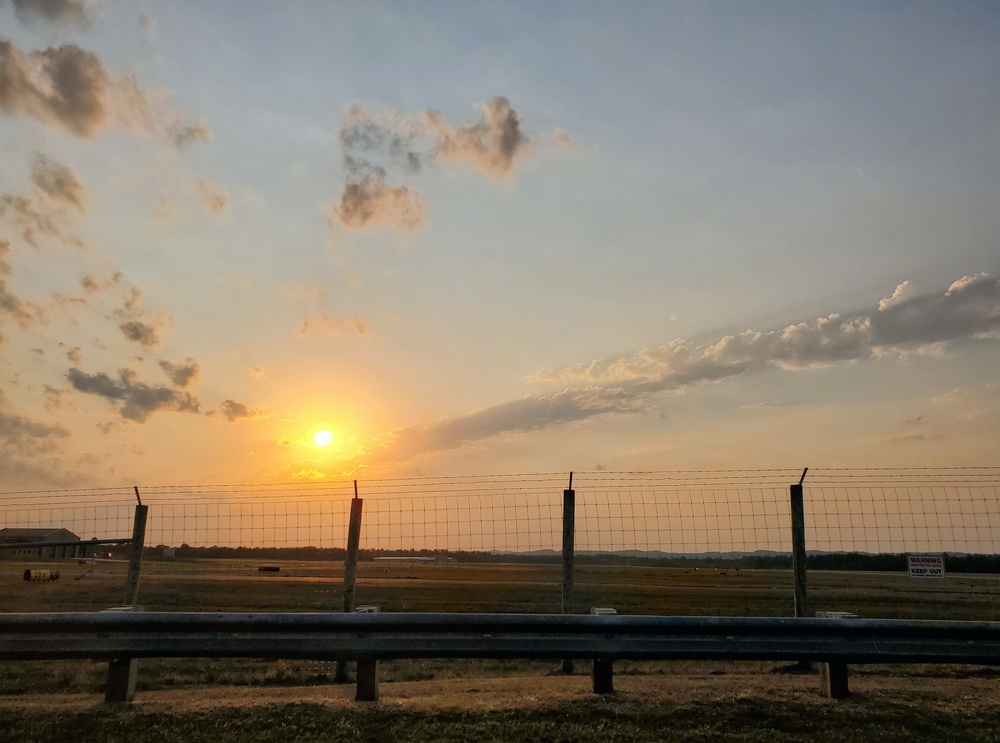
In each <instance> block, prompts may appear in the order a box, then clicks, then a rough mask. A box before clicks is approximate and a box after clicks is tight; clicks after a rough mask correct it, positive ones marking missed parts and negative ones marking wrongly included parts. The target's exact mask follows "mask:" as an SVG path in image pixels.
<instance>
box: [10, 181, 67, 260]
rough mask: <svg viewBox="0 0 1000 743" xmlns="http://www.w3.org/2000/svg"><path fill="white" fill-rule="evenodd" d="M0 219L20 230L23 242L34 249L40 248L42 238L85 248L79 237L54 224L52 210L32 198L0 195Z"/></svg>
mask: <svg viewBox="0 0 1000 743" xmlns="http://www.w3.org/2000/svg"><path fill="white" fill-rule="evenodd" d="M0 217H4V218H6V219H9V220H10V221H11V222H12V223H13V224H14V226H15V227H16V228H17V229H18V230H20V232H21V237H22V238H23V239H24V241H25V242H26V243H28V244H29V245H31V246H32V247H34V248H39V247H41V242H40V239H41V238H42V237H48V238H51V239H53V240H57V241H59V242H61V243H63V244H64V245H69V246H71V247H75V248H81V249H82V248H84V247H86V246H85V244H84V242H83V240H81V239H80V238H79V237H76V236H75V235H68V234H66V233H65V232H63V231H62V229H60V227H59V225H58V224H57V223H56V220H55V217H54V216H53V213H52V210H51V209H50V208H47V206H46V205H44V204H40V203H39V202H38V201H37V200H36V199H34V198H30V197H27V196H14V195H12V194H0Z"/></svg>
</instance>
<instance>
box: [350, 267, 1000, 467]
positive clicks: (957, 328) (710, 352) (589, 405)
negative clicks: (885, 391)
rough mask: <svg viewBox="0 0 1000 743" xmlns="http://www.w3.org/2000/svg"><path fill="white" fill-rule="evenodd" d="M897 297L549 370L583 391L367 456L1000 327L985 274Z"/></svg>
mask: <svg viewBox="0 0 1000 743" xmlns="http://www.w3.org/2000/svg"><path fill="white" fill-rule="evenodd" d="M894 296H895V299H894V300H892V298H890V300H892V301H889V302H888V303H886V302H882V303H880V305H879V307H876V308H874V309H872V310H870V311H868V312H862V313H857V314H853V315H850V316H841V315H837V314H833V315H829V316H827V317H821V318H819V319H817V320H814V321H810V322H802V323H797V324H794V325H789V326H788V327H786V328H783V329H781V330H773V331H766V332H760V331H753V330H747V331H745V332H743V333H738V334H734V335H728V336H725V337H724V338H721V339H719V340H718V341H716V342H715V343H710V344H703V345H698V344H692V343H689V342H687V341H685V340H683V339H675V340H673V341H670V342H668V343H665V344H664V345H662V346H660V347H658V348H653V349H642V350H640V351H637V352H636V353H634V354H631V355H628V356H622V357H619V358H613V359H606V358H601V359H596V360H594V361H591V362H588V363H586V364H579V365H575V366H570V367H564V368H558V369H543V370H541V371H539V372H537V373H536V374H534V375H533V376H532V379H533V380H535V381H538V382H556V383H561V384H567V383H568V384H570V385H579V386H569V387H567V388H566V389H563V390H562V391H561V392H558V393H554V394H548V395H543V394H536V395H532V396H529V397H526V398H523V399H520V400H514V401H511V402H505V403H500V404H497V405H493V406H491V407H488V408H484V409H483V410H478V411H474V412H472V413H468V414H466V415H462V416H457V417H454V418H449V419H445V420H442V421H439V422H437V423H433V424H431V425H428V426H423V427H411V428H404V429H400V430H397V431H395V432H393V433H391V434H390V435H389V436H388V437H387V438H386V439H385V440H384V441H381V442H378V443H377V444H376V445H375V446H374V447H372V448H371V449H370V450H369V451H368V452H367V454H365V457H366V461H371V462H372V463H375V464H379V463H386V462H395V461H405V460H407V459H411V458H413V457H416V456H418V455H420V454H424V453H428V452H435V451H444V450H448V449H454V448H458V447H461V446H465V445H468V444H470V443H472V442H475V441H479V440H484V439H489V438H492V437H496V436H501V435H505V434H518V433H526V432H530V431H539V430H542V429H545V428H549V427H551V426H557V425H561V424H564V423H569V422H573V421H580V420H585V419H588V418H591V417H594V416H605V415H624V414H634V413H640V412H645V411H649V410H651V409H652V408H653V406H654V403H655V400H656V397H657V396H659V395H662V394H664V393H678V392H681V391H683V390H684V389H685V388H686V387H688V386H692V385H697V384H704V383H708V382H720V381H723V380H726V379H730V378H733V377H736V376H739V375H743V374H749V373H754V372H759V371H763V370H766V369H771V368H778V369H783V370H786V371H789V372H796V371H801V370H805V369H809V368H813V367H816V366H828V365H832V364H840V363H847V362H858V361H862V360H864V359H868V358H873V357H878V356H885V355H887V354H890V353H891V354H896V355H903V354H906V353H910V352H919V351H921V350H922V349H923V348H924V347H926V346H928V345H934V344H939V343H942V342H947V341H953V340H960V339H965V338H981V337H984V336H991V335H992V334H994V333H996V332H997V331H998V330H1000V280H998V279H997V278H996V277H994V276H991V275H988V274H979V275H978V276H966V277H964V278H962V279H960V280H959V281H956V282H955V283H953V284H952V285H951V286H950V287H949V288H948V289H947V290H946V291H943V292H937V293H933V292H932V293H923V294H921V293H911V292H910V291H909V290H897V291H896V292H895V293H894ZM936 402H938V401H936ZM940 402H941V403H942V404H944V400H942V401H940Z"/></svg>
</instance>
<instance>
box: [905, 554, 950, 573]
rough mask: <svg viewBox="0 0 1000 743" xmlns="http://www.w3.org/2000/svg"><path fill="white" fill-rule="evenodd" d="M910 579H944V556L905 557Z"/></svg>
mask: <svg viewBox="0 0 1000 743" xmlns="http://www.w3.org/2000/svg"><path fill="white" fill-rule="evenodd" d="M906 567H907V568H908V569H909V571H910V577H911V578H944V555H907V556H906Z"/></svg>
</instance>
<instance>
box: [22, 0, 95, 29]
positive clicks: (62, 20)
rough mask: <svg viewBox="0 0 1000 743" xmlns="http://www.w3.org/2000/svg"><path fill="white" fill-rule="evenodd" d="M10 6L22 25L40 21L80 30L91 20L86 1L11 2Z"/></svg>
mask: <svg viewBox="0 0 1000 743" xmlns="http://www.w3.org/2000/svg"><path fill="white" fill-rule="evenodd" d="M11 4H12V5H13V6H14V10H15V12H16V13H17V17H18V18H19V19H20V20H21V22H22V23H28V22H30V21H31V20H33V19H40V20H45V21H48V22H50V23H55V24H58V25H68V26H75V27H76V28H78V29H81V30H82V29H86V28H88V27H89V26H90V24H91V22H92V20H93V19H92V18H91V10H92V8H91V6H92V3H89V2H87V0H11Z"/></svg>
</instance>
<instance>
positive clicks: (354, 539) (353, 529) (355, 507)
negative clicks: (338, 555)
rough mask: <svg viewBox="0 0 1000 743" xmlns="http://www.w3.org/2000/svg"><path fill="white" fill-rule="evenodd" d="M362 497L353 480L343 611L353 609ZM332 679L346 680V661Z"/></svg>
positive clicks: (337, 680) (342, 662)
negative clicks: (359, 495)
mask: <svg viewBox="0 0 1000 743" xmlns="http://www.w3.org/2000/svg"><path fill="white" fill-rule="evenodd" d="M363 505H364V499H362V498H359V497H358V481H357V480H355V481H354V498H353V499H352V500H351V521H350V524H349V525H348V527H347V557H346V559H345V560H344V604H343V610H344V611H345V612H352V611H354V584H355V581H356V579H357V575H358V548H359V547H360V546H361V512H362V507H363ZM333 680H334V681H335V682H337V683H341V684H342V683H344V682H346V681H348V677H347V661H346V660H338V661H337V670H336V673H335V674H334V677H333Z"/></svg>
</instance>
